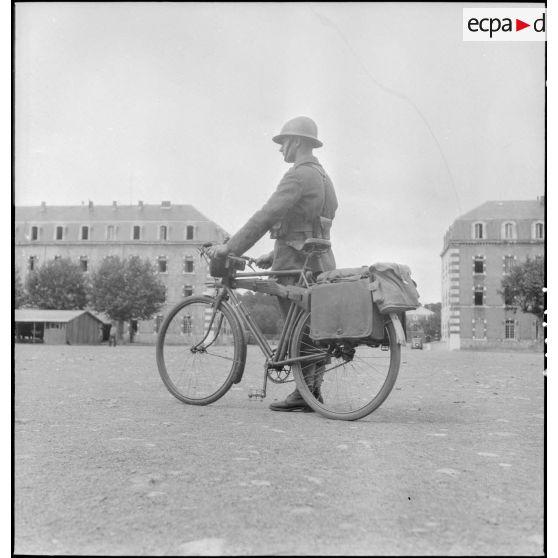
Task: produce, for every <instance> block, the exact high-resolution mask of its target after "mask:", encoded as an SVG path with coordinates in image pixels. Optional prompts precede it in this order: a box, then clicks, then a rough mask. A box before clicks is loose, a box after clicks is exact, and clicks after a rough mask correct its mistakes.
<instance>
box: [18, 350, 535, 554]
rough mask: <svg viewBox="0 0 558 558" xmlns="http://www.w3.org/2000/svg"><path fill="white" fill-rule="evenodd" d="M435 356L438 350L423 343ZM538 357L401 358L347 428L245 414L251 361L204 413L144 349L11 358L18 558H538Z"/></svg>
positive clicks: (418, 354) (254, 378)
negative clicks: (379, 399) (88, 557)
mask: <svg viewBox="0 0 558 558" xmlns="http://www.w3.org/2000/svg"><path fill="white" fill-rule="evenodd" d="M433 348H436V346H435V345H433ZM542 366H543V364H542V355H538V354H533V353H488V352H487V353H481V352H466V351H463V352H448V351H445V350H430V351H428V350H424V351H416V350H415V351H412V350H409V349H408V348H406V349H405V350H404V352H403V364H402V368H401V372H400V376H399V379H398V382H397V384H396V388H395V389H394V391H393V392H392V394H391V395H390V397H389V398H388V400H387V401H386V402H385V403H384V404H383V405H382V406H381V407H380V408H379V409H378V410H377V411H376V412H375V413H373V414H372V415H370V416H369V417H367V418H365V419H362V420H360V421H356V422H342V421H330V420H327V419H325V418H323V417H321V416H319V415H317V414H315V413H274V412H271V411H269V410H268V407H267V405H268V403H269V402H270V401H272V400H273V399H275V398H278V399H279V398H282V397H283V396H284V395H285V394H286V393H288V392H289V391H290V390H291V388H292V385H293V384H288V385H281V386H278V385H274V384H272V385H270V386H269V389H268V397H267V399H266V401H265V402H264V403H260V402H250V401H249V400H248V397H247V393H248V389H249V387H250V386H252V385H253V386H257V387H259V384H260V383H261V376H262V358H261V357H260V356H259V355H258V354H256V352H255V349H254V347H250V350H249V360H248V367H247V371H246V373H245V378H244V380H243V382H242V384H240V385H239V386H235V387H234V388H233V389H232V390H231V391H230V392H229V393H228V394H227V395H225V397H223V398H222V399H221V400H219V401H218V402H216V403H214V404H212V405H209V406H207V407H193V406H188V405H184V404H182V403H180V402H179V401H177V400H175V399H174V398H173V397H172V396H171V395H170V394H169V393H168V392H167V391H166V389H165V387H164V385H163V384H162V382H161V380H160V379H159V376H158V373H157V369H156V365H155V350H154V347H149V346H119V347H116V348H109V347H107V346H98V347H70V346H41V345H16V347H15V388H16V389H15V428H14V432H15V472H14V490H15V498H14V530H15V543H14V544H15V552H16V553H22V554H23V553H25V554H39V553H40V554H74V555H76V554H93V555H95V554H102V555H122V554H124V555H185V556H187V555H261V554H268V555H297V554H302V555H305V554H306V555H309V554H322V555H343V554H348V555H401V554H404V555H454V556H456V555H517V556H522V555H529V556H532V555H541V554H542V552H543V517H544V515H543V512H544V508H543V504H544V498H543V496H544V493H543V474H544V471H543V443H544V437H543V434H544V431H543V428H544V385H543V374H542Z"/></svg>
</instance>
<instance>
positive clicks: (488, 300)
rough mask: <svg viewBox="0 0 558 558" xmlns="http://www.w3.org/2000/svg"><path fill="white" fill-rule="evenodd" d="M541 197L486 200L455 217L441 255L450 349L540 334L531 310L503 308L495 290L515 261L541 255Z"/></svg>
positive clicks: (511, 342) (513, 343) (522, 340)
mask: <svg viewBox="0 0 558 558" xmlns="http://www.w3.org/2000/svg"><path fill="white" fill-rule="evenodd" d="M544 203H545V200H544V197H541V198H539V199H537V200H536V201H530V200H529V201H489V202H486V203H484V204H483V205H481V206H479V207H477V208H475V209H473V210H472V211H470V212H468V213H466V214H464V215H462V216H461V217H459V218H457V219H456V220H455V221H454V223H453V224H452V225H451V227H450V228H449V230H448V231H447V232H446V234H445V237H444V246H443V250H442V253H441V258H442V339H443V340H446V341H447V342H448V344H449V348H450V349H459V348H481V347H485V348H489V347H497V346H508V347H517V346H521V345H530V344H533V343H534V342H536V341H537V339H539V338H540V335H541V334H542V332H541V326H540V324H539V323H538V321H537V319H536V317H535V316H534V315H533V314H525V313H523V312H521V310H519V309H515V308H510V307H507V306H506V305H505V304H504V300H503V298H502V295H501V294H500V292H499V291H501V282H502V278H503V277H504V276H505V275H506V274H507V273H509V272H510V270H511V269H512V267H513V266H514V265H515V264H516V263H520V262H523V261H525V260H526V259H527V258H528V257H529V258H531V259H536V258H544V247H545V234H546V231H545V222H544V210H545V206H544Z"/></svg>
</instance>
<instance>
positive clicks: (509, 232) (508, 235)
mask: <svg viewBox="0 0 558 558" xmlns="http://www.w3.org/2000/svg"><path fill="white" fill-rule="evenodd" d="M513 229H514V226H513V223H504V238H505V239H506V240H511V239H512V238H513V237H514V234H513V232H514V231H513Z"/></svg>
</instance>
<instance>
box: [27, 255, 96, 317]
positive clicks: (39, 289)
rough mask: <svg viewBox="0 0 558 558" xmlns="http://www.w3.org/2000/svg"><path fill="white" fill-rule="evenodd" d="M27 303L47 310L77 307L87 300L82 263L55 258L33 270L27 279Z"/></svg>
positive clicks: (74, 308)
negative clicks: (80, 264)
mask: <svg viewBox="0 0 558 558" xmlns="http://www.w3.org/2000/svg"><path fill="white" fill-rule="evenodd" d="M26 289H27V294H28V298H27V303H28V304H29V305H30V306H35V307H37V308H44V309H47V310H76V309H82V308H84V307H85V305H86V304H87V284H86V281H85V278H84V276H83V271H82V270H81V267H80V266H79V264H76V263H73V262H72V261H71V260H70V259H68V258H61V259H57V260H52V261H50V262H47V263H45V264H43V265H42V266H41V267H40V268H39V269H38V270H37V271H33V272H31V273H30V274H29V275H28V277H27V281H26Z"/></svg>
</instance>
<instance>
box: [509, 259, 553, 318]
mask: <svg viewBox="0 0 558 558" xmlns="http://www.w3.org/2000/svg"><path fill="white" fill-rule="evenodd" d="M544 286H545V285H544V260H543V259H542V258H541V259H535V260H532V259H530V258H527V260H525V261H524V262H522V263H520V264H517V265H515V266H514V267H513V268H512V269H511V271H510V273H509V274H507V275H506V276H505V277H504V278H503V279H502V290H501V291H498V292H499V293H500V294H501V295H502V298H503V299H504V304H505V305H506V306H516V307H518V308H519V309H520V310H522V311H523V312H528V313H530V314H534V315H535V316H536V317H537V318H538V319H539V320H540V321H542V320H543V317H544V292H543V288H544Z"/></svg>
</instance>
